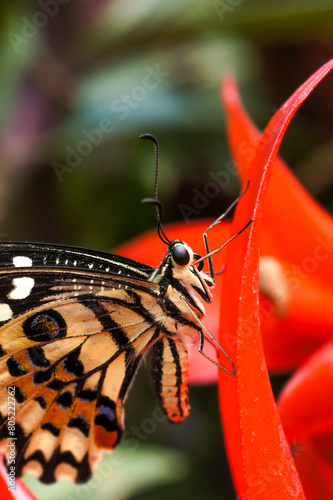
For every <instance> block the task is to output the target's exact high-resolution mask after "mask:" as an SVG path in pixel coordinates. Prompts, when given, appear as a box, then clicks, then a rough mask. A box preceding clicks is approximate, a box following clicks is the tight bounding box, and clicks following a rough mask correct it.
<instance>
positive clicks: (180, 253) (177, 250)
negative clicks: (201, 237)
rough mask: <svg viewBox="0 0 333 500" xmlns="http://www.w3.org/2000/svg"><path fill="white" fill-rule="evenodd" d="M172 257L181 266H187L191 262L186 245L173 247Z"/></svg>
mask: <svg viewBox="0 0 333 500" xmlns="http://www.w3.org/2000/svg"><path fill="white" fill-rule="evenodd" d="M172 257H173V260H174V261H175V262H176V264H178V265H179V266H186V265H187V264H188V263H189V262H190V254H189V252H188V250H187V248H186V247H184V245H176V246H175V247H173V249H172Z"/></svg>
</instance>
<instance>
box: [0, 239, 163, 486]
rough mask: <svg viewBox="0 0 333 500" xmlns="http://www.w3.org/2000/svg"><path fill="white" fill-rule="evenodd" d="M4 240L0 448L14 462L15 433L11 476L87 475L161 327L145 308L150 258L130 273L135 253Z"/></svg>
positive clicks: (111, 438)
mask: <svg viewBox="0 0 333 500" xmlns="http://www.w3.org/2000/svg"><path fill="white" fill-rule="evenodd" d="M8 245H9V244H7V248H4V250H3V252H4V253H3V255H4V258H3V260H2V264H1V265H0V319H1V320H2V321H1V323H0V325H1V326H0V356H1V357H0V411H1V420H0V429H1V430H0V437H1V450H2V451H3V453H4V454H5V457H6V461H7V465H10V462H11V450H10V448H9V447H8V446H7V445H8V438H13V443H14V444H15V472H16V477H19V476H20V475H22V474H25V473H28V472H31V473H33V474H35V475H36V476H37V477H39V478H40V480H41V481H43V482H45V483H52V482H54V481H56V480H58V479H61V478H67V479H70V480H73V481H76V482H85V481H87V480H88V479H89V477H90V476H91V472H92V471H93V470H94V468H95V466H96V464H97V462H98V460H99V458H100V455H101V452H102V451H105V450H110V449H112V448H113V447H114V446H115V445H116V444H117V443H118V442H119V439H120V436H121V433H122V429H123V402H124V399H125V397H126V394H127V391H128V389H129V386H130V384H131V381H132V379H133V376H134V374H135V372H136V369H137V367H138V365H139V363H140V360H141V358H142V356H143V354H144V353H145V352H146V350H147V349H149V348H150V346H151V345H153V343H154V342H155V341H156V339H157V338H158V336H159V335H160V333H159V331H158V329H157V327H156V325H154V324H153V322H152V316H151V315H150V313H149V309H150V308H151V307H155V305H156V297H157V296H158V293H159V289H158V286H157V285H155V284H152V283H150V282H148V277H149V272H150V270H151V268H149V266H146V267H144V266H142V265H139V266H141V268H140V267H139V271H138V272H137V274H136V272H135V271H132V270H131V268H132V267H134V263H133V261H128V260H126V259H123V258H119V262H117V258H118V257H117V256H112V255H111V256H109V255H108V254H101V253H99V254H97V255H98V257H99V258H97V257H96V254H95V253H92V254H91V255H90V254H87V251H85V254H84V255H81V254H80V249H74V250H69V249H67V248H63V247H52V249H51V250H50V247H47V248H46V247H44V246H43V245H34V247H35V253H34V252H33V249H32V248H31V245H30V246H29V245H24V244H21V247H20V248H9V249H8ZM13 247H14V245H13ZM36 248H37V250H36ZM17 257H18V258H17ZM71 259H74V260H76V262H75V263H74V260H72V261H71ZM80 259H81V260H80ZM66 261H67V263H66V264H65V262H66ZM42 262H44V265H42ZM51 264H52V266H51ZM66 266H67V267H66ZM140 273H141V274H140ZM144 273H146V276H144ZM13 399H14V401H13ZM9 402H11V404H9ZM13 417H14V418H13ZM11 423H14V426H12V425H10V424H11ZM13 429H14V430H13ZM14 438H16V439H14Z"/></svg>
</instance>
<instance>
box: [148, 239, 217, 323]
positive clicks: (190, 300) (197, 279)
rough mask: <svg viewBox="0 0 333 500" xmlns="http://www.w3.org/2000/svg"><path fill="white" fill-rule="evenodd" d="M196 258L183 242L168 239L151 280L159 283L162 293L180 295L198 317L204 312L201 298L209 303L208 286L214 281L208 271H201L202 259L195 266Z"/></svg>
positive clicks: (210, 295)
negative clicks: (168, 241)
mask: <svg viewBox="0 0 333 500" xmlns="http://www.w3.org/2000/svg"><path fill="white" fill-rule="evenodd" d="M199 257H200V256H199V255H198V254H196V253H194V252H193V250H192V249H191V247H190V246H188V245H187V244H186V243H185V242H184V241H181V240H174V241H171V242H170V243H169V248H168V251H167V253H166V256H165V258H164V259H163V261H162V263H161V264H160V266H159V267H158V268H157V269H156V270H155V272H154V274H153V276H152V278H151V279H152V281H154V282H155V283H158V284H159V285H160V288H161V290H162V293H165V294H166V295H169V294H170V293H172V294H174V293H176V294H179V295H181V297H182V299H183V300H185V301H186V303H187V305H188V306H190V308H191V309H192V310H194V311H195V312H196V313H197V314H198V315H199V316H200V317H201V316H203V315H204V314H205V312H204V308H203V305H202V303H201V301H200V298H201V299H203V300H204V301H205V302H211V300H212V294H211V292H210V290H209V288H210V287H212V286H213V285H214V282H213V280H212V278H211V277H210V276H209V275H208V274H206V273H204V272H202V267H203V262H202V261H200V262H199V264H198V265H196V261H197V260H198V258H199Z"/></svg>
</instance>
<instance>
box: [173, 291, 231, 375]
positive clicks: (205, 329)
mask: <svg viewBox="0 0 333 500" xmlns="http://www.w3.org/2000/svg"><path fill="white" fill-rule="evenodd" d="M181 300H182V301H183V303H184V304H185V305H186V307H187V308H188V310H189V311H190V312H191V314H192V316H193V317H194V318H195V319H196V322H197V323H198V324H199V326H200V330H199V352H200V354H202V355H203V356H205V358H207V359H208V360H209V361H211V362H212V363H213V364H214V365H216V366H218V367H219V368H221V369H222V370H224V371H226V372H227V373H229V374H230V375H234V376H235V375H236V368H235V365H234V363H233V361H232V359H231V357H230V356H229V354H228V353H227V352H226V351H225V350H224V349H223V347H221V346H220V344H219V343H218V342H217V340H216V339H215V338H214V337H213V335H212V334H211V333H210V331H209V330H207V328H206V327H205V325H204V324H203V323H202V321H201V320H200V318H199V317H198V315H197V314H196V313H195V312H194V311H193V310H192V309H191V307H190V306H189V305H188V303H187V302H186V300H185V298H184V297H181ZM203 332H205V333H206V334H207V336H208V338H209V340H210V341H211V342H212V343H213V344H214V345H215V346H216V347H217V349H219V350H220V351H221V352H222V353H223V354H224V355H225V356H226V357H227V358H228V360H229V362H230V364H231V366H232V371H231V370H229V369H228V368H225V366H222V365H220V363H218V362H217V361H215V360H214V359H213V358H211V357H209V356H208V355H207V354H206V353H205V352H203V347H204V333H203Z"/></svg>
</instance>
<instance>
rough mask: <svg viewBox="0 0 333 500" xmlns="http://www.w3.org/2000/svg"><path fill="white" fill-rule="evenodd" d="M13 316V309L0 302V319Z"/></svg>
mask: <svg viewBox="0 0 333 500" xmlns="http://www.w3.org/2000/svg"><path fill="white" fill-rule="evenodd" d="M12 317H13V311H12V310H11V308H10V307H9V305H8V304H0V321H7V320H8V319H10V318H12Z"/></svg>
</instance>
